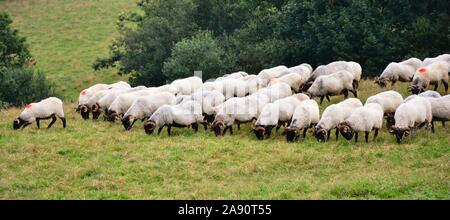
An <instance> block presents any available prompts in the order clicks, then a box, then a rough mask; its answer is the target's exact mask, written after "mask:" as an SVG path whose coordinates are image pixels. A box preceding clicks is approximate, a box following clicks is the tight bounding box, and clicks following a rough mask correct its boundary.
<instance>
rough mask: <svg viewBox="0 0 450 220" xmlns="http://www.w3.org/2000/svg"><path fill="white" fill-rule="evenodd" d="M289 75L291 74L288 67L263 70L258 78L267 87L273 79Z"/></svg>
mask: <svg viewBox="0 0 450 220" xmlns="http://www.w3.org/2000/svg"><path fill="white" fill-rule="evenodd" d="M287 73H289V68H287V67H286V66H276V67H273V68H270V69H264V70H262V71H261V72H259V73H258V77H259V78H260V79H261V80H262V83H263V85H264V86H267V84H268V83H269V81H270V80H271V79H273V78H277V77H281V76H283V75H285V74H287Z"/></svg>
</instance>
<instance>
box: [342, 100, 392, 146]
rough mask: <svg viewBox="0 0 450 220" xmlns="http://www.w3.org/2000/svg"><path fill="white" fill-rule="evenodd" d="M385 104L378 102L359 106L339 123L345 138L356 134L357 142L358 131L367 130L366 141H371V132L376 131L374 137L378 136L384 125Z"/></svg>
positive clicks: (348, 138) (356, 139)
mask: <svg viewBox="0 0 450 220" xmlns="http://www.w3.org/2000/svg"><path fill="white" fill-rule="evenodd" d="M383 115H384V111H383V106H381V105H380V104H378V103H367V104H365V105H364V106H363V107H359V108H357V109H355V110H354V111H353V113H352V114H351V115H350V116H349V117H348V118H347V119H345V121H344V122H341V123H340V124H339V125H338V129H339V131H340V133H341V135H342V136H344V138H345V139H347V140H351V139H352V138H353V136H355V143H356V142H358V133H359V132H362V131H363V132H365V140H366V143H368V142H369V134H370V132H371V131H375V134H374V136H373V139H374V140H375V139H376V138H377V136H378V131H379V130H380V129H381V127H382V125H383Z"/></svg>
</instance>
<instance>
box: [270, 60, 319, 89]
mask: <svg viewBox="0 0 450 220" xmlns="http://www.w3.org/2000/svg"><path fill="white" fill-rule="evenodd" d="M310 67H311V66H307V65H306V64H302V65H299V66H295V67H292V68H289V70H288V71H289V73H288V74H286V75H284V76H282V77H280V78H273V79H271V80H270V81H269V86H270V85H274V84H277V83H281V82H284V83H286V84H288V85H289V86H290V87H291V89H292V90H293V91H294V92H296V93H298V92H300V91H301V88H302V85H303V84H304V83H305V82H306V81H308V79H309V77H310V76H311V70H310Z"/></svg>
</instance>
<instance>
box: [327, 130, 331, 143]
mask: <svg viewBox="0 0 450 220" xmlns="http://www.w3.org/2000/svg"><path fill="white" fill-rule="evenodd" d="M330 135H331V131H327V141H328V140H330Z"/></svg>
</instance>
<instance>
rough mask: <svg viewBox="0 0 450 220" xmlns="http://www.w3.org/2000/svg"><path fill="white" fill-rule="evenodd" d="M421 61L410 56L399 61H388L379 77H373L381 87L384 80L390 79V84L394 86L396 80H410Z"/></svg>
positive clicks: (384, 82) (384, 83)
mask: <svg viewBox="0 0 450 220" xmlns="http://www.w3.org/2000/svg"><path fill="white" fill-rule="evenodd" d="M421 64H422V61H421V60H419V59H417V58H410V59H407V60H405V61H402V62H400V63H396V62H392V63H390V64H389V65H388V66H387V67H386V68H385V69H384V71H383V73H381V75H380V76H379V77H376V78H375V84H378V85H379V86H380V87H381V88H384V87H386V82H387V81H390V82H391V86H394V85H395V84H396V83H397V81H400V82H411V81H412V79H413V77H414V73H415V72H416V70H417V69H418V68H419V67H420V65H421Z"/></svg>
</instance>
